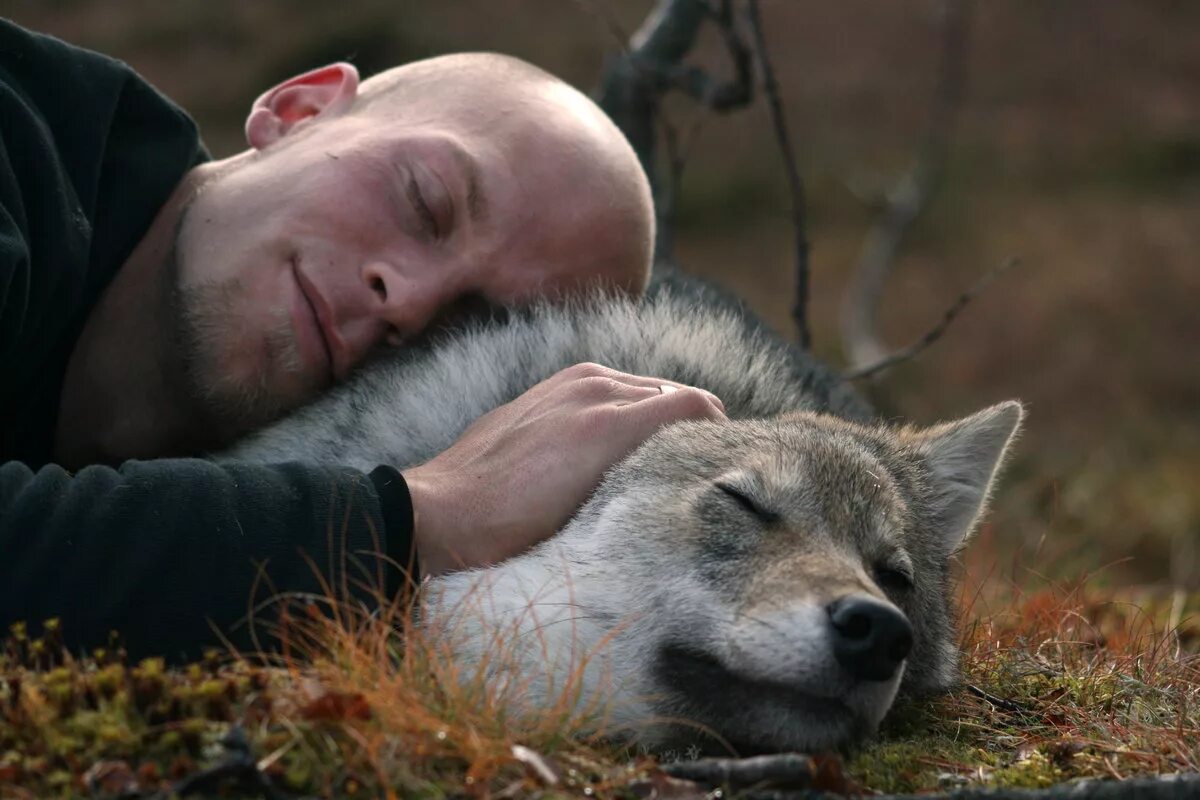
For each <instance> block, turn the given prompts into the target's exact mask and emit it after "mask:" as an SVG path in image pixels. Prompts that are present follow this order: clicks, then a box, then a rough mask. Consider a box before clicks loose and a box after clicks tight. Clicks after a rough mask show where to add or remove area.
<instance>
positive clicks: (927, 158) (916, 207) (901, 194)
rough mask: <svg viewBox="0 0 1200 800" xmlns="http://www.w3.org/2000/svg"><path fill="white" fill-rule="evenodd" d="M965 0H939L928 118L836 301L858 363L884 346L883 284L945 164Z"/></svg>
mask: <svg viewBox="0 0 1200 800" xmlns="http://www.w3.org/2000/svg"><path fill="white" fill-rule="evenodd" d="M970 3H971V0H943V5H942V49H941V61H940V65H939V70H938V83H937V89H936V92H935V96H934V101H933V107H932V109H931V111H930V115H929V124H928V127H927V128H926V131H925V136H924V139H923V141H922V143H921V145H920V147H919V148H918V152H917V157H916V159H915V160H914V162H913V166H912V168H911V169H910V170H909V171H908V172H907V173H906V174H905V175H904V177H903V178H901V179H900V180H899V181H898V182H897V184H896V186H895V187H894V188H893V189H892V190H891V191H890V192H889V193H888V195H887V199H886V206H885V208H884V210H883V214H882V217H881V218H880V219H879V221H878V222H876V224H875V225H874V227H873V228H872V230H871V232H870V233H869V234H868V236H867V241H866V243H865V244H864V246H863V252H862V256H861V257H860V258H859V264H858V270H857V271H856V272H855V274H854V277H853V278H852V280H851V283H850V288H849V290H848V291H847V293H846V299H845V301H844V302H843V304H842V320H841V328H842V348H843V350H844V351H845V353H846V357H847V359H848V360H849V362H850V364H851V365H852V366H853V367H854V368H856V369H858V368H861V367H862V366H863V365H864V364H868V363H873V362H878V361H879V360H880V359H881V358H883V356H884V354H885V353H886V352H887V350H886V348H885V347H884V345H883V344H882V343H881V342H880V341H879V338H878V336H877V334H876V331H875V325H876V315H877V312H878V309H879V304H880V301H881V300H882V298H883V289H884V285H885V284H886V283H887V280H888V278H889V277H890V276H891V274H892V271H893V269H895V266H896V260H897V256H898V255H899V252H900V248H901V246H902V245H903V243H904V239H905V237H906V236H907V234H908V232H909V230H911V228H912V226H913V223H914V222H916V220H917V218H918V217H919V216H920V215H921V213H922V212H923V211H924V209H925V208H926V206H927V205H928V203H929V200H930V198H931V197H932V196H933V193H934V192H935V191H936V189H937V186H938V184H939V182H940V180H941V176H942V173H943V171H944V168H945V163H946V157H947V151H948V149H949V141H950V133H951V131H952V129H953V125H954V118H955V116H956V113H957V110H958V107H959V106H960V104H961V102H962V96H963V89H964V86H965V85H966V60H967V44H968V42H967V33H968V30H969V27H970V24H969V23H970V10H971V5H970Z"/></svg>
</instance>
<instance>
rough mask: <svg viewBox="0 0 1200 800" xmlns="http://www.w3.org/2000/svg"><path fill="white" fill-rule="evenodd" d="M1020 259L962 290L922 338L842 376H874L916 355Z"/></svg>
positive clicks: (991, 271) (1005, 264) (1008, 261)
mask: <svg viewBox="0 0 1200 800" xmlns="http://www.w3.org/2000/svg"><path fill="white" fill-rule="evenodd" d="M1019 263H1021V260H1020V259H1019V258H1016V257H1013V258H1009V259H1008V260H1007V261H1005V262H1004V263H1003V264H1000V265H999V266H997V267H994V268H992V269H991V270H990V271H988V272H987V274H985V275H984V276H983V277H982V278H980V279H979V280H977V281H975V283H973V284H972V285H971V286H970V287H969V288H968V289H967V290H966V291H965V292H963V293H962V294H960V295H959V296H958V297H957V299H955V301H954V302H953V303H951V304H950V307H949V308H947V309H946V312H945V313H944V314H943V315H942V318H941V320H940V321H939V322H938V323H937V324H936V325H934V326H933V327H932V328H930V329H929V330H928V331H926V333H925V334H924V335H923V336H922V337H921V338H919V339H917V340H916V341H915V342H913V343H912V344H910V345H909V346H908V347H905V348H902V349H900V350H896V351H895V352H893V353H891V354H890V355H886V356H883V357H882V358H880V359H878V360H877V361H875V362H874V363H871V364H868V365H866V366H861V367H854V368H852V369H848V370H846V371H845V372H843V373H842V378H843V379H845V380H848V381H856V380H859V379H861V378H870V377H871V376H873V375H877V374H878V373H880V372H882V371H884V370H886V369H890V368H891V367H894V366H896V365H897V364H899V363H901V362H903V361H908V360H909V359H912V358H915V357H916V356H917V355H918V354H919V353H920V352H921V351H922V350H924V349H925V348H927V347H929V346H930V345H931V344H933V343H934V342H936V341H937V340H938V339H940V338H941V337H942V334H944V333H945V332H946V329H947V328H949V327H950V323H952V322H954V319H955V317H957V316H958V315H959V314H961V313H962V312H963V309H964V308H966V307H967V304H968V303H970V302H971V301H972V300H974V299H975V298H976V297H977V296H978V295H979V293H980V292H982V291H983V290H984V289H986V288H987V287H988V286H989V285H990V284H991V283H992V281H994V280H996V278H998V277H1000V275H1001V274H1002V273H1004V272H1007V271H1008V270H1009V269H1011V268H1012V267H1015V266H1016V265H1017V264H1019Z"/></svg>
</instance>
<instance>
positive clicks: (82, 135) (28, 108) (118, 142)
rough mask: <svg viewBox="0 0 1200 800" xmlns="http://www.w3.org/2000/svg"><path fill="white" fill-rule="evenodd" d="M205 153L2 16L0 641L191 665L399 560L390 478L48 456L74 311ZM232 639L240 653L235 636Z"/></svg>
mask: <svg viewBox="0 0 1200 800" xmlns="http://www.w3.org/2000/svg"><path fill="white" fill-rule="evenodd" d="M207 157H208V156H207V154H206V153H205V150H204V147H203V145H202V144H201V142H200V138H199V135H198V133H197V130H196V126H195V124H194V123H193V122H192V120H191V119H190V118H189V117H188V116H187V114H185V113H184V112H183V111H182V110H181V109H179V108H178V107H177V106H175V105H174V104H172V103H171V102H170V101H169V100H167V99H166V98H165V97H163V96H162V95H160V94H159V93H158V92H157V91H155V90H154V89H153V88H152V87H151V86H150V85H149V84H147V83H146V82H145V81H143V80H142V79H141V78H140V77H138V75H137V74H135V73H134V72H133V70H131V69H130V68H129V67H128V66H126V65H125V64H123V63H121V62H119V61H115V60H113V59H110V58H107V57H105V56H102V55H99V54H96V53H92V52H88V51H86V50H82V49H79V48H76V47H72V46H71V45H68V44H65V43H63V42H60V41H58V40H56V39H53V38H51V37H48V36H41V35H38V34H33V33H30V32H27V31H25V30H22V29H21V28H19V27H17V26H16V25H13V24H12V23H10V22H7V21H5V20H2V19H0V638H2V636H3V634H4V632H5V631H4V629H5V628H7V627H8V625H10V624H12V623H14V622H17V621H22V620H23V621H26V622H28V623H29V624H30V625H31V627H32V628H33V629H34V630H36V628H37V626H38V624H40V623H41V622H42V621H43V620H44V619H47V618H51V617H58V618H60V619H61V620H62V627H63V633H64V636H65V639H66V642H67V644H68V646H70V647H71V648H72V649H79V648H84V647H93V646H98V645H102V644H104V643H105V642H106V640H107V639H108V636H109V631H110V630H116V631H118V632H119V633H120V634H121V636H122V639H123V642H124V644H125V646H126V648H127V649H128V650H129V652H130V654H131V656H133V657H137V656H140V655H147V654H155V655H165V656H167V657H169V658H176V657H191V656H194V655H196V654H197V653H198V652H199V651H200V650H201V649H202V648H203V647H206V646H210V645H214V644H218V643H219V639H218V637H217V636H216V634H215V633H214V630H219V631H221V632H222V633H224V634H230V632H231V628H232V627H233V626H235V623H237V622H238V621H239V620H241V619H242V618H244V617H245V616H246V614H247V610H248V609H249V608H250V607H251V605H252V604H253V603H256V602H257V603H261V602H263V601H265V600H267V599H268V598H269V597H270V596H271V592H272V591H278V592H316V593H321V592H322V591H323V590H322V580H324V581H327V582H328V583H329V585H331V586H333V587H334V588H335V590H340V589H341V588H343V587H346V588H348V589H349V593H350V594H352V595H355V596H356V597H360V598H362V597H364V596H365V595H366V593H365V592H364V591H363V590H361V589H359V588H358V586H359V584H360V583H362V582H363V581H364V579H366V580H367V581H368V582H370V583H377V581H378V577H377V576H378V575H379V574H381V572H380V570H381V569H382V564H383V562H382V561H381V560H380V559H378V557H377V556H378V554H379V553H381V552H382V553H385V554H389V555H391V556H392V557H393V558H394V557H395V556H396V555H397V554H398V553H399V552H400V550H404V551H407V549H408V548H407V547H406V546H402V545H403V544H405V543H407V542H408V541H410V540H411V526H412V514H411V507H410V506H408V505H407V504H406V502H407V490H406V489H405V488H404V485H403V479H402V478H401V477H400V475H399V473H397V472H396V471H395V470H393V469H391V468H381V469H380V470H376V471H375V472H374V473H372V474H371V475H369V476H368V475H364V474H363V473H361V472H357V471H354V470H350V469H345V468H340V467H337V466H329V467H328V468H313V467H311V466H301V465H297V464H281V465H275V466H250V465H246V466H223V465H217V464H214V463H211V462H209V461H205V460H201V459H163V460H155V461H130V462H126V463H125V464H122V465H120V466H118V467H115V468H114V467H110V466H91V467H87V468H85V469H82V470H80V471H79V472H77V473H75V474H71V473H69V472H67V471H65V470H63V469H62V468H60V467H58V466H56V465H55V464H53V463H52V462H53V458H52V448H53V442H54V432H55V427H56V424H57V415H58V409H59V397H60V395H61V391H62V384H63V376H64V373H65V371H66V366H67V360H68V358H69V357H70V354H71V351H72V349H73V348H74V346H75V342H76V340H77V339H78V337H79V333H80V331H81V329H82V327H83V323H84V321H85V319H86V318H87V315H88V313H89V311H90V310H91V309H92V307H93V306H94V305H95V303H96V301H97V299H98V298H99V296H100V294H101V293H102V292H103V291H104V288H105V287H106V286H107V285H108V283H109V281H110V280H111V279H112V277H113V275H114V274H115V273H116V272H117V270H119V269H120V268H121V265H122V264H123V263H124V262H125V260H126V259H127V258H128V256H129V254H130V252H131V251H132V250H133V248H134V246H135V245H136V244H137V243H138V241H139V240H140V239H141V238H142V236H143V235H144V234H145V232H146V230H147V228H148V227H149V226H150V223H151V221H152V220H153V218H154V216H155V214H156V213H157V212H158V210H159V209H160V207H161V206H162V205H163V204H164V202H165V201H166V200H167V198H168V196H169V195H170V194H171V192H172V191H173V190H174V188H175V187H176V186H177V185H178V184H179V182H180V180H181V179H182V177H183V176H184V175H185V174H186V173H187V171H188V170H189V169H191V168H192V167H193V166H195V165H197V164H199V163H201V162H202V161H204V160H205V159H207ZM385 517H386V518H387V519H386V522H387V523H390V525H391V528H390V529H388V528H387V526H386V525H385ZM346 556H348V558H347V557H346ZM260 572H261V574H260ZM385 572H386V573H387V575H386V581H387V582H388V583H389V584H390V585H391V587H392V588H395V586H396V585H397V581H396V576H395V574H393V573H394V570H390V569H389V570H385ZM260 579H261V580H260ZM256 580H258V581H259V584H260V585H259V589H258V593H257V596H256V597H252V592H253V589H254V586H255V583H256ZM268 617H270V614H268ZM231 639H232V640H233V642H234V643H235V644H237V645H239V646H241V647H247V648H248V647H251V646H252V644H251V640H250V638H249V636H248V628H247V626H245V625H241V626H238V627H237V628H236V630H233V632H232V634H231Z"/></svg>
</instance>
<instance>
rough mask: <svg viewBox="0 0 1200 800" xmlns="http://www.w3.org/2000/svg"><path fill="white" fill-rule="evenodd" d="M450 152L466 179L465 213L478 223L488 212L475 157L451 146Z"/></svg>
mask: <svg viewBox="0 0 1200 800" xmlns="http://www.w3.org/2000/svg"><path fill="white" fill-rule="evenodd" d="M452 152H453V153H454V158H455V160H456V161H458V164H459V166H460V167H461V168H462V171H463V175H464V176H465V177H466V181H467V213H468V214H469V215H470V217H471V221H472V222H473V223H475V224H476V225H478V224H479V223H480V222H481V221H482V220H483V219H484V218H485V217H486V216H487V212H488V206H487V198H486V197H484V195H483V188H482V186H481V182H480V178H479V167H478V166H476V164H475V159H473V158H471V157H470V156H469V155H467V154H466V153H464V152H463V151H462V150H460V149H458V148H457V147H455V148H453V150H452Z"/></svg>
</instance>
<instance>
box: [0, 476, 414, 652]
mask: <svg viewBox="0 0 1200 800" xmlns="http://www.w3.org/2000/svg"><path fill="white" fill-rule="evenodd" d="M397 475H398V473H397ZM376 480H377V476H375V475H372V476H371V477H368V476H366V475H364V474H363V473H361V472H357V471H354V470H350V469H346V468H316V467H312V466H310V465H301V464H282V465H273V466H261V465H249V464H246V465H239V464H234V465H229V464H216V463H212V462H209V461H205V460H201V459H161V460H155V461H129V462H126V463H125V464H123V465H122V466H121V467H120V468H119V469H113V468H109V467H102V466H92V467H87V468H85V469H83V470H81V471H79V472H78V473H77V474H74V475H72V474H70V473H68V472H66V471H65V470H63V469H62V468H60V467H58V466H55V465H48V466H45V467H43V468H41V469H39V470H37V471H36V472H35V471H33V470H31V469H30V468H29V467H28V466H26V465H25V464H23V463H21V462H8V463H4V464H2V465H0V624H2V625H3V626H4V628H7V627H8V625H10V624H12V623H13V622H17V621H22V620H23V621H27V622H28V623H29V624H30V625H31V626H33V627H35V628H36V626H37V625H38V624H39V623H41V622H42V621H43V620H45V619H49V618H53V617H57V618H59V619H60V620H61V621H62V632H63V635H64V638H65V642H66V644H67V646H68V647H69V648H70V649H71V650H72V651H77V650H79V649H80V648H91V647H96V646H101V645H103V644H104V642H105V641H107V640H108V637H109V632H110V631H113V630H115V631H117V632H118V633H119V635H120V637H121V641H122V642H123V644H124V646H125V647H126V649H127V650H128V652H129V654H130V656H131V657H133V658H140V657H143V656H146V655H162V656H165V657H167V658H168V659H172V660H174V659H176V658H194V657H195V656H196V655H198V654H199V653H200V652H202V650H203V649H204V648H206V647H210V646H220V644H221V640H220V638H219V637H218V636H217V634H216V633H215V631H220V633H221V634H222V635H224V636H226V637H228V639H229V640H230V641H231V642H232V643H233V644H234V645H235V646H237V647H238V648H239V649H240V650H242V651H243V652H249V651H251V650H253V649H254V648H255V644H254V641H253V639H252V637H251V635H250V627H249V626H248V625H247V624H246V619H247V617H248V612H249V611H250V610H251V609H252V608H254V607H255V606H259V607H260V611H259V612H258V614H257V619H258V620H259V623H260V624H258V625H257V626H256V632H257V634H258V636H259V637H260V640H261V641H260V643H261V644H262V646H263V648H264V649H266V650H269V649H270V642H271V637H270V635H269V633H267V631H270V630H271V628H272V626H271V625H270V624H269V623H270V622H273V621H274V620H275V619H276V615H277V611H275V610H272V608H271V607H272V605H273V604H272V603H270V602H268V601H269V600H270V599H271V597H272V596H275V595H277V594H282V593H315V594H317V595H320V596H328V595H330V594H332V595H333V596H334V597H338V598H340V599H341V601H342V602H370V601H372V600H374V599H375V598H377V597H379V596H380V595H383V594H384V593H385V592H387V591H388V587H393V588H394V587H395V586H396V585H397V581H396V578H395V576H394V575H390V574H389V573H396V572H397V570H396V569H395V567H394V566H392V562H393V561H394V560H395V556H396V555H399V553H398V552H397V550H398V548H397V547H395V546H391V545H389V542H388V541H387V539H388V534H387V532H386V531H385V530H384V527H383V526H384V519H385V517H387V516H392V517H395V516H397V515H396V514H395V513H394V512H388V513H385V510H384V509H383V508H381V503H380V493H379V490H377V489H376V483H375V481H376ZM401 480H402V479H401ZM409 514H410V515H409V517H408V518H407V519H406V520H402V521H401V522H393V523H392V524H393V526H394V527H401V526H403V525H407V526H408V530H407V532H405V531H393V532H392V533H393V538H394V539H396V540H397V541H407V542H411V512H409ZM405 536H407V537H408V538H407V539H405ZM381 554H382V556H384V557H381ZM405 555H407V554H405ZM388 556H391V557H392V558H391V559H389V558H388ZM264 604H265V608H266V610H265V611H263V610H261V609H262V608H264ZM263 622H266V623H268V624H265V625H264V624H262V623H263Z"/></svg>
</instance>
